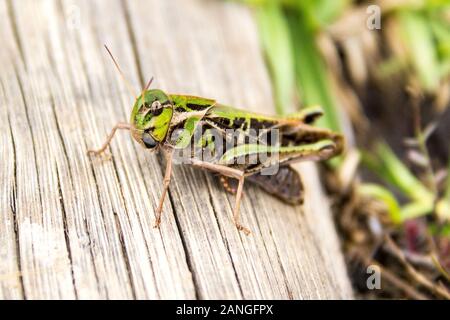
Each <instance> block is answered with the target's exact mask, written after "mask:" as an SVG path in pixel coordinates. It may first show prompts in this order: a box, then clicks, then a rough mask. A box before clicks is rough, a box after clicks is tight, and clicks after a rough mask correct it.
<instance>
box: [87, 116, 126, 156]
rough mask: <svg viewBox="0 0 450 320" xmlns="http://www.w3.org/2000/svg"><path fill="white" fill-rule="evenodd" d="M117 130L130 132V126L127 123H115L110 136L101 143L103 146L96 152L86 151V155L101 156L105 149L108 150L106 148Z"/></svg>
mask: <svg viewBox="0 0 450 320" xmlns="http://www.w3.org/2000/svg"><path fill="white" fill-rule="evenodd" d="M117 129H124V130H130V129H131V125H130V124H129V123H125V122H119V123H117V124H116V125H115V126H114V128H112V130H111V132H110V134H109V135H108V137H107V138H106V141H105V142H104V143H103V145H102V146H101V147H100V148H99V149H97V150H93V149H90V150H88V151H87V154H88V155H91V154H92V155H95V156H98V155H100V154H102V153H103V152H104V151H105V150H106V148H108V146H109V144H110V143H111V140H112V139H113V137H114V134H115V133H116V131H117Z"/></svg>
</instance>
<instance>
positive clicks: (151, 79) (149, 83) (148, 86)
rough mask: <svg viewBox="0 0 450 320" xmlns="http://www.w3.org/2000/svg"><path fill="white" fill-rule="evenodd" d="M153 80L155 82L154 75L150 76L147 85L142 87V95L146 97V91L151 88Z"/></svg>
mask: <svg viewBox="0 0 450 320" xmlns="http://www.w3.org/2000/svg"><path fill="white" fill-rule="evenodd" d="M152 82H153V77H151V78H150V80H149V81H148V82H147V84H146V85H145V87H144V88H143V89H142V92H141V97H144V93H145V91H147V89H148V88H150V85H151V84H152Z"/></svg>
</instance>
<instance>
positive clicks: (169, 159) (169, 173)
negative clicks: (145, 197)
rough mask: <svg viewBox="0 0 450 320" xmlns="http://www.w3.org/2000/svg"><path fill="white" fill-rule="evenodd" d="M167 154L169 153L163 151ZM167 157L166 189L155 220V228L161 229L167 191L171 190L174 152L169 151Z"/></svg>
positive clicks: (160, 200)
mask: <svg viewBox="0 0 450 320" xmlns="http://www.w3.org/2000/svg"><path fill="white" fill-rule="evenodd" d="M163 152H167V151H163ZM165 156H166V172H165V173H164V180H163V181H164V182H163V183H164V189H163V192H162V195H161V198H160V199H159V205H158V208H157V209H156V218H155V224H154V225H153V227H154V228H159V225H160V224H161V213H162V209H163V204H164V199H165V198H166V194H167V191H168V189H169V184H170V178H171V176H172V157H173V150H170V151H168V152H167V153H165Z"/></svg>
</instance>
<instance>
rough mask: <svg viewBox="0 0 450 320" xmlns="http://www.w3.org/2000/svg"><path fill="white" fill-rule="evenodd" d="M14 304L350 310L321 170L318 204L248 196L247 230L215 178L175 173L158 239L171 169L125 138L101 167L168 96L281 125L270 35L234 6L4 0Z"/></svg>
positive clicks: (307, 167)
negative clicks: (140, 101)
mask: <svg viewBox="0 0 450 320" xmlns="http://www.w3.org/2000/svg"><path fill="white" fill-rule="evenodd" d="M0 39H1V40H2V46H3V47H2V50H0V106H1V107H0V151H1V154H0V160H1V162H0V163H1V164H0V179H1V180H0V181H1V182H2V183H1V184H0V213H1V214H0V298H1V299H24V298H25V299H76V298H78V299H133V298H136V299H183V298H184V299H196V298H197V299H211V298H215V299H241V298H245V299H266V298H268V299H270V298H272V299H313V298H351V297H352V290H351V288H350V285H349V282H348V279H347V275H346V270H345V265H344V262H343V258H342V255H341V252H340V248H339V243H338V239H337V236H336V232H335V230H334V226H333V223H332V218H331V215H330V211H329V208H328V204H327V200H326V197H325V196H324V194H323V192H322V189H321V186H320V181H319V179H318V175H317V172H316V170H315V167H314V165H313V164H302V165H300V166H298V168H299V170H300V171H301V172H302V174H303V178H304V180H305V185H306V203H305V205H304V206H303V207H291V206H289V205H285V204H283V203H281V202H280V201H278V200H276V199H275V198H273V197H271V196H269V195H267V194H265V193H263V192H262V191H261V190H260V189H258V188H257V187H254V186H251V185H250V184H248V185H246V187H245V196H244V198H243V203H242V206H241V212H242V221H243V223H244V225H246V226H247V227H249V228H250V229H251V230H252V235H251V236H248V237H247V236H245V235H244V234H242V233H239V232H237V231H236V229H235V227H234V225H233V223H232V221H231V219H230V217H231V211H232V206H233V203H234V197H233V196H232V195H228V194H226V193H225V192H224V190H223V188H222V187H221V186H220V185H219V184H218V179H217V177H214V176H213V175H211V174H209V173H205V172H202V171H200V170H195V169H192V168H185V167H181V166H177V167H175V168H174V173H173V180H172V184H171V186H170V190H169V199H168V200H169V201H166V203H165V207H164V213H163V218H162V224H161V228H160V229H159V230H158V229H153V228H152V222H153V219H154V209H155V207H156V205H157V201H158V198H159V196H160V194H161V192H162V183H161V182H162V177H163V173H164V172H163V170H162V168H163V165H164V163H163V161H162V159H161V157H160V156H158V155H155V154H152V153H149V152H145V151H144V150H143V149H141V148H140V147H139V146H138V145H137V144H136V143H135V142H133V141H132V139H131V138H130V136H129V135H128V134H125V133H123V132H120V133H119V134H118V135H117V137H116V138H115V140H114V141H113V143H112V146H111V150H110V152H111V154H112V158H111V160H110V161H101V160H90V159H89V158H88V157H87V156H86V150H87V149H88V148H89V147H96V146H99V145H100V144H101V143H102V142H103V140H104V138H105V136H106V134H107V133H108V132H109V130H110V129H111V128H112V126H113V125H114V124H115V123H116V122H118V121H124V120H125V121H126V120H127V119H128V115H129V112H130V109H131V106H132V103H133V99H134V97H133V96H131V95H130V93H129V92H128V91H127V89H126V87H125V85H124V84H123V82H122V81H121V79H120V77H119V76H118V75H117V73H116V71H115V69H114V67H113V65H112V63H111V61H110V60H109V58H108V56H107V55H106V54H105V51H104V50H103V44H107V45H108V46H109V47H110V49H111V50H112V52H113V53H114V55H115V57H116V59H117V60H118V61H119V63H120V65H121V67H122V69H123V70H124V73H125V75H126V77H127V78H128V79H129V80H130V82H131V83H132V86H133V87H134V88H136V89H135V91H136V93H135V94H136V95H137V94H138V93H139V92H140V89H139V88H141V87H142V84H143V83H144V82H146V80H147V79H148V78H150V76H154V77H155V79H156V81H155V82H154V84H153V86H154V87H159V88H161V89H163V90H165V91H169V92H173V93H186V94H196V95H203V96H206V97H212V98H215V99H217V100H218V101H220V102H223V103H226V104H231V105H235V106H240V107H247V108H248V109H251V110H257V111H261V112H266V113H273V112H274V108H273V103H272V101H273V99H272V95H271V87H270V81H269V78H268V75H267V71H266V68H265V65H264V61H263V58H262V55H261V52H260V49H259V43H258V36H257V30H256V27H255V24H254V21H253V19H252V16H251V12H249V11H248V10H247V9H246V8H243V7H242V6H239V5H237V4H235V3H229V2H222V1H206V0H204V1H201V0H168V1H163V0H160V1H157V0H148V1H133V0H131V1H119V0H108V1H106V0H101V1H100V0H99V1H88V0H84V1H82V0H80V1H70V0H67V1H65V0H64V1H53V0H47V1H44V0H42V1H34V0H22V1H10V0H0Z"/></svg>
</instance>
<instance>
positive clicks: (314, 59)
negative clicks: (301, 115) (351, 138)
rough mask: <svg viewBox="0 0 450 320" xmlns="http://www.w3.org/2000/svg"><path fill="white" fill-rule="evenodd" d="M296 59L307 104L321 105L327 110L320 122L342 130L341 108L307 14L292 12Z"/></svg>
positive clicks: (297, 75)
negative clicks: (338, 105) (333, 93)
mask: <svg viewBox="0 0 450 320" xmlns="http://www.w3.org/2000/svg"><path fill="white" fill-rule="evenodd" d="M288 18H289V26H290V30H291V35H292V42H293V47H294V54H295V59H296V66H295V67H296V68H295V70H296V79H297V85H298V90H299V91H300V94H301V98H302V100H303V102H304V104H305V105H320V106H322V107H323V109H324V111H325V115H324V117H322V118H321V119H319V121H318V125H319V126H323V127H327V128H329V129H332V130H335V131H339V129H340V125H339V117H338V107H337V104H336V102H335V101H336V100H335V98H334V97H333V96H332V94H331V92H332V89H331V85H330V82H329V78H328V74H327V72H326V68H325V64H324V61H323V60H322V57H321V54H320V52H319V50H318V48H317V47H316V43H315V37H314V36H315V35H314V33H313V32H312V31H311V30H310V29H309V28H308V26H307V25H306V22H305V21H306V20H305V19H303V15H298V14H292V13H291V14H289V15H288Z"/></svg>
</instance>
